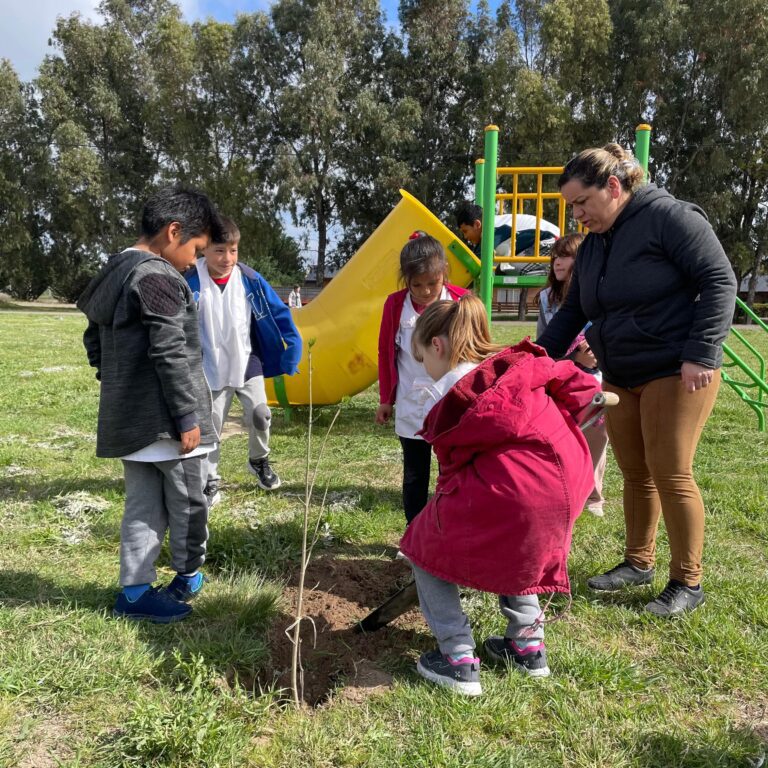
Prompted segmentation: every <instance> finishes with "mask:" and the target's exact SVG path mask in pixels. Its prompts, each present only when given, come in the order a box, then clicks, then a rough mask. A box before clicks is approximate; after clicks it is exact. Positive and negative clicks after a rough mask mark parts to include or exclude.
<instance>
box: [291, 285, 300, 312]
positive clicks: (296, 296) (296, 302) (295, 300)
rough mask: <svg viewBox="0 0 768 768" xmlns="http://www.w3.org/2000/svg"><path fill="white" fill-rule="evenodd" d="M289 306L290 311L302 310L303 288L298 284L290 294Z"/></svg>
mask: <svg viewBox="0 0 768 768" xmlns="http://www.w3.org/2000/svg"><path fill="white" fill-rule="evenodd" d="M288 306H289V308H290V309H300V308H301V286H300V285H299V284H298V283H297V284H296V285H294V286H293V290H292V291H291V292H290V293H289V294H288Z"/></svg>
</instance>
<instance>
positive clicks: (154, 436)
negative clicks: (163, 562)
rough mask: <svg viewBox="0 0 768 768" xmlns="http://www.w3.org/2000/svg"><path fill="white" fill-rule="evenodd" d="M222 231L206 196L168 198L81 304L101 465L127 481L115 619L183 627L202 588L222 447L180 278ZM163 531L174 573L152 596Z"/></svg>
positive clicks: (182, 193) (149, 211) (155, 206)
mask: <svg viewBox="0 0 768 768" xmlns="http://www.w3.org/2000/svg"><path fill="white" fill-rule="evenodd" d="M219 228H220V221H219V217H218V214H217V212H216V209H215V208H214V206H213V204H212V203H211V201H210V200H209V199H208V198H207V197H206V196H205V195H204V194H202V193H201V192H197V191H194V190H189V189H183V188H180V187H169V188H166V189H161V190H160V191H158V192H157V193H156V194H155V195H153V196H152V197H151V198H150V199H149V200H148V201H147V203H146V205H145V206H144V210H143V213H142V220H141V236H140V238H139V240H138V242H137V243H136V244H135V245H134V246H132V247H130V248H127V249H126V250H124V251H122V252H121V253H117V254H114V255H113V256H111V257H110V258H109V260H108V261H107V263H106V265H105V266H104V267H103V268H102V270H101V272H100V273H99V274H98V275H97V276H96V277H95V278H94V279H93V280H92V281H91V283H90V285H89V286H88V287H87V288H86V290H85V292H84V293H83V295H82V296H81V297H80V300H79V301H78V303H77V305H78V307H79V308H80V309H81V310H82V311H83V312H84V313H85V314H86V316H87V317H88V328H87V330H86V331H85V334H84V336H83V342H84V344H85V348H86V351H87V353H88V361H89V363H90V364H91V366H93V367H94V368H95V369H96V378H97V379H98V380H99V381H100V382H101V396H100V399H99V419H98V428H97V438H96V455H97V456H99V457H102V458H119V459H121V460H122V462H123V468H124V475H125V511H124V513H123V521H122V525H121V531H120V585H121V586H122V588H123V589H122V591H121V593H120V595H119V596H118V598H117V602H116V603H115V607H114V611H113V613H114V615H115V616H122V617H125V618H130V619H146V620H149V621H153V622H156V623H163V624H166V623H170V622H174V621H180V620H181V619H184V618H186V617H187V616H188V615H189V614H190V613H191V611H192V608H191V607H190V606H189V605H188V604H187V603H188V601H189V600H191V599H192V598H193V597H194V596H195V595H197V594H198V593H199V592H200V590H201V589H202V586H203V575H202V574H201V573H200V571H199V568H200V567H201V566H202V564H203V561H204V559H205V548H206V542H207V538H208V528H207V523H208V506H207V502H206V499H205V496H204V494H203V487H204V481H205V466H206V456H207V454H208V452H209V451H210V450H211V449H212V448H213V447H214V446H215V444H216V441H217V440H218V436H217V434H216V431H215V429H214V427H213V421H212V419H211V395H210V390H209V389H208V385H207V383H206V380H205V375H204V374H203V367H202V355H201V351H200V339H199V334H198V320H197V308H196V306H195V302H194V300H193V298H192V294H191V292H190V290H189V288H188V287H187V284H186V282H185V281H184V278H183V277H182V276H181V273H182V272H184V271H185V270H186V269H187V268H188V267H190V266H191V265H193V264H194V263H195V258H196V256H197V254H198V253H199V252H200V251H202V250H203V249H204V248H206V247H207V245H208V243H209V241H210V238H211V236H214V237H215V236H217V235H218V232H219ZM166 530H169V532H170V533H169V547H170V550H171V560H172V565H173V568H174V570H175V571H176V572H177V574H176V576H175V577H174V579H173V580H172V581H171V583H170V584H169V585H168V586H167V587H153V586H152V583H153V582H154V581H155V580H156V578H157V572H156V570H155V561H156V560H157V557H158V555H159V553H160V547H161V546H162V542H163V539H164V538H165V532H166Z"/></svg>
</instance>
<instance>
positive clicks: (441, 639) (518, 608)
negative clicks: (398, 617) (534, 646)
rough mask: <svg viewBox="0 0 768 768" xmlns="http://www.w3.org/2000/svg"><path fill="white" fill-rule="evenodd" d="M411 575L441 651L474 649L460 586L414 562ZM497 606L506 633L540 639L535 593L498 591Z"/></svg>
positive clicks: (518, 637) (510, 636) (541, 638)
mask: <svg viewBox="0 0 768 768" xmlns="http://www.w3.org/2000/svg"><path fill="white" fill-rule="evenodd" d="M412 567H413V577H414V579H415V580H416V589H417V590H418V593H419V604H420V605H421V612H422V613H423V614H424V618H425V619H426V622H427V624H429V628H430V629H431V630H432V634H433V635H434V636H435V638H436V639H437V644H438V646H439V648H440V652H441V653H444V654H449V653H466V652H471V651H474V649H475V640H474V638H473V637H472V629H471V628H470V626H469V619H468V618H467V615H466V614H465V613H464V611H463V610H462V607H461V598H460V596H459V588H458V586H456V584H452V583H451V582H450V581H444V580H443V579H439V578H438V577H437V576H433V575H432V574H431V573H427V572H426V571H425V570H423V569H421V568H419V567H418V566H417V565H413V564H412ZM499 608H500V609H501V612H502V614H503V615H504V616H505V617H506V619H507V631H506V632H505V633H504V636H505V637H508V638H510V639H511V640H515V641H517V642H519V641H521V640H527V641H530V640H543V639H544V625H543V624H537V623H536V619H538V618H540V617H541V618H543V616H541V608H540V607H539V598H538V596H537V595H499Z"/></svg>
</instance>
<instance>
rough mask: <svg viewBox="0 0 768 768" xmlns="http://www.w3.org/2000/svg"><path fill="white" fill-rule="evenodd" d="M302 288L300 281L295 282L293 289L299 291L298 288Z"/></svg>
mask: <svg viewBox="0 0 768 768" xmlns="http://www.w3.org/2000/svg"><path fill="white" fill-rule="evenodd" d="M300 289H301V286H300V285H299V284H298V283H294V284H293V290H294V291H298V290H300Z"/></svg>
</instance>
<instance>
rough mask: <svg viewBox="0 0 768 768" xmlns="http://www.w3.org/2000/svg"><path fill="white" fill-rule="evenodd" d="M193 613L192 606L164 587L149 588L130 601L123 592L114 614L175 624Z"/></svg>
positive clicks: (116, 603) (126, 617)
mask: <svg viewBox="0 0 768 768" xmlns="http://www.w3.org/2000/svg"><path fill="white" fill-rule="evenodd" d="M190 613H192V606H190V605H187V604H186V603H180V602H179V601H178V600H174V598H173V597H172V596H171V595H170V593H169V592H168V590H167V589H165V588H163V587H152V588H151V589H148V590H147V591H146V592H145V593H144V594H143V595H142V596H141V597H140V598H139V599H138V600H134V602H130V601H129V600H128V598H127V597H126V596H125V593H124V592H121V593H120V594H119V595H118V596H117V601H116V602H115V607H114V610H113V611H112V615H113V616H115V617H116V618H121V619H133V620H134V621H151V622H152V623H154V624H173V623H174V622H176V621H183V620H184V619H186V618H187V616H189V614H190Z"/></svg>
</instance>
